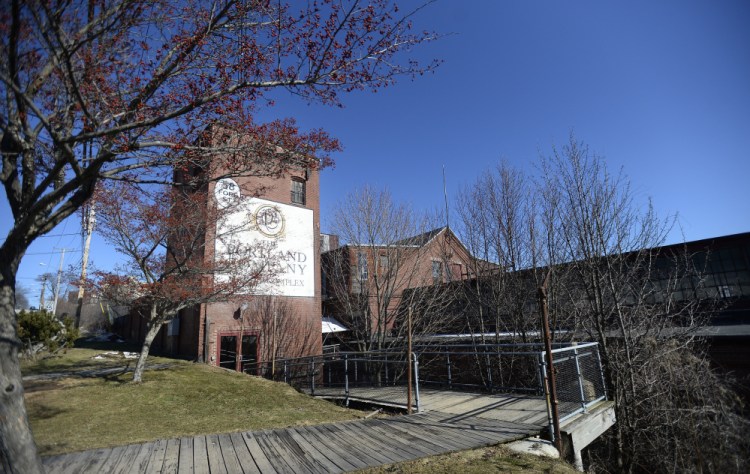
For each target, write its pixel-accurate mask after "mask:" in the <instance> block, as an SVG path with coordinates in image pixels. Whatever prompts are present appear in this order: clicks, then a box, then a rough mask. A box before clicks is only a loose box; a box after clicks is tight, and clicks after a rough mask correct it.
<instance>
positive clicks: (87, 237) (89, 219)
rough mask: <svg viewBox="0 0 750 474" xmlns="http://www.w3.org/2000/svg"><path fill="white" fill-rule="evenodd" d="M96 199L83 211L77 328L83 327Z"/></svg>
mask: <svg viewBox="0 0 750 474" xmlns="http://www.w3.org/2000/svg"><path fill="white" fill-rule="evenodd" d="M94 205H95V203H94V200H93V199H92V200H91V201H90V202H89V204H88V209H87V210H85V211H84V213H83V217H82V219H83V229H82V230H83V235H84V243H83V258H82V260H81V280H80V281H79V283H78V301H77V304H76V319H75V327H76V329H78V328H80V327H81V312H82V310H83V292H84V285H85V284H86V267H87V266H88V263H89V248H90V247H91V234H92V233H93V232H94V222H95V220H96V218H95V211H94Z"/></svg>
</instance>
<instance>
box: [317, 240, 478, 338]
mask: <svg viewBox="0 0 750 474" xmlns="http://www.w3.org/2000/svg"><path fill="white" fill-rule="evenodd" d="M322 261H323V263H322V269H323V314H324V315H325V316H329V317H333V318H335V319H337V320H339V321H341V322H342V323H343V324H344V325H345V326H347V327H348V328H350V329H351V333H350V334H347V336H348V337H350V338H353V339H355V340H357V341H358V342H357V345H356V348H357V349H359V350H362V349H364V348H370V347H372V346H373V345H377V344H373V341H380V342H381V343H382V341H384V340H385V339H386V338H388V337H389V336H391V335H395V334H396V332H397V330H398V323H399V320H400V319H402V317H403V313H404V311H407V310H408V308H409V307H410V306H411V307H412V308H414V309H415V310H417V311H419V317H421V319H422V320H421V321H420V323H421V324H422V325H424V324H425V318H427V317H428V316H427V314H428V313H439V312H440V311H439V309H440V308H441V307H442V306H443V305H445V304H447V303H448V302H449V300H450V297H449V296H448V295H444V294H442V293H441V294H437V293H430V292H429V291H425V292H413V293H405V292H406V290H409V289H412V288H427V287H438V286H441V284H443V283H446V282H450V281H456V280H461V279H464V278H467V277H468V276H469V269H471V268H474V267H475V265H473V263H475V262H474V260H473V258H472V256H471V254H470V253H469V251H468V250H467V249H466V247H464V245H463V244H462V243H461V241H460V240H459V239H458V238H457V237H456V236H455V234H453V232H452V231H451V230H450V228H449V227H440V228H437V229H433V230H430V231H428V232H425V233H422V234H420V235H417V236H413V237H409V238H406V239H401V240H398V241H394V242H388V243H377V244H371V245H364V244H359V245H354V244H347V245H343V246H341V247H338V248H334V249H332V250H329V251H327V252H324V253H323V255H322ZM405 294H409V295H411V296H410V297H409V298H405V296H404V295H405ZM433 322H435V323H436V324H442V321H438V320H435V321H433ZM432 329H433V330H437V329H438V327H434V328H432Z"/></svg>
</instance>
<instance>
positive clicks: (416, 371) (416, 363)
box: [412, 353, 421, 413]
mask: <svg viewBox="0 0 750 474" xmlns="http://www.w3.org/2000/svg"><path fill="white" fill-rule="evenodd" d="M412 355H413V356H414V401H415V402H416V404H417V413H419V412H420V411H421V409H420V407H419V358H418V357H417V354H416V353H413V354H412Z"/></svg>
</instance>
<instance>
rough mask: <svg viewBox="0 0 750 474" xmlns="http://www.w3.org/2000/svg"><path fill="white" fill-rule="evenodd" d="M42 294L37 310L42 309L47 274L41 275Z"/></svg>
mask: <svg viewBox="0 0 750 474" xmlns="http://www.w3.org/2000/svg"><path fill="white" fill-rule="evenodd" d="M42 276H43V278H42V292H41V294H40V295H39V310H40V311H41V310H43V309H44V290H45V289H46V288H47V274H46V273H45V274H44V275H42Z"/></svg>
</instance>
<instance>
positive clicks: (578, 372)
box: [573, 346, 586, 412]
mask: <svg viewBox="0 0 750 474" xmlns="http://www.w3.org/2000/svg"><path fill="white" fill-rule="evenodd" d="M573 360H575V361H576V375H577V376H578V392H579V393H580V394H581V408H582V409H583V411H584V412H585V411H586V394H585V393H584V391H583V374H581V364H580V362H578V348H577V347H575V346H574V347H573Z"/></svg>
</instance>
